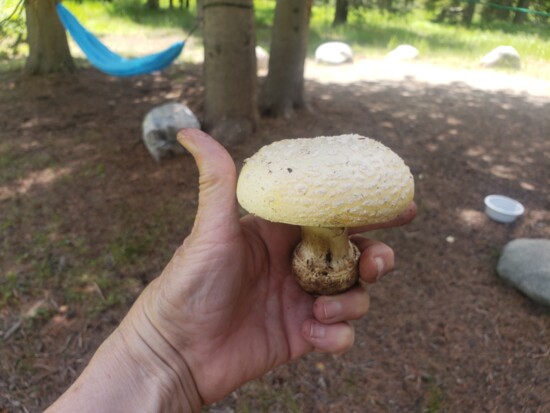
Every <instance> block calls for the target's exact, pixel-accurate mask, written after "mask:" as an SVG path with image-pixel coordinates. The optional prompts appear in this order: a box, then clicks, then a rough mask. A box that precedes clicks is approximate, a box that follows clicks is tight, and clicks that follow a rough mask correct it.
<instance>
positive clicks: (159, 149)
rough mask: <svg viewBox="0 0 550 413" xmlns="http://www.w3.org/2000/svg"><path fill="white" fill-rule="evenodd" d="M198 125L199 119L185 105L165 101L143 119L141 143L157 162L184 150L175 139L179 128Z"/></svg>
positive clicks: (197, 126) (198, 127) (197, 127)
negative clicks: (165, 102)
mask: <svg viewBox="0 0 550 413" xmlns="http://www.w3.org/2000/svg"><path fill="white" fill-rule="evenodd" d="M200 127H201V125H200V122H199V120H198V119H197V117H196V116H195V115H194V114H193V112H191V110H190V109H189V108H188V107H187V106H185V105H182V104H181V103H167V104H165V105H162V106H158V107H156V108H154V109H152V110H151V111H149V113H147V115H146V116H145V118H144V119H143V124H142V129H143V135H142V138H143V143H144V144H145V146H146V147H147V150H148V151H149V153H150V154H151V156H152V157H153V158H155V160H156V161H157V162H159V161H160V160H161V159H164V158H168V157H170V156H173V155H175V154H177V153H184V152H185V149H184V148H183V147H182V146H181V145H180V144H179V143H178V141H177V139H176V136H177V133H178V131H179V130H180V129H183V128H196V129H200Z"/></svg>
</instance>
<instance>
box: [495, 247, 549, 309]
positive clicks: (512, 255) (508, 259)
mask: <svg viewBox="0 0 550 413" xmlns="http://www.w3.org/2000/svg"><path fill="white" fill-rule="evenodd" d="M497 273H498V274H499V276H500V277H501V278H503V279H504V280H506V281H507V282H509V283H510V284H512V285H513V286H515V287H516V288H518V289H519V290H520V291H522V292H523V293H524V294H525V295H527V296H528V297H530V298H531V299H532V300H534V301H536V302H538V303H540V304H543V305H547V306H550V240H548V239H528V238H520V239H516V240H513V241H510V242H509V243H508V244H506V245H505V247H504V248H503V250H502V254H501V256H500V259H499V261H498V265H497Z"/></svg>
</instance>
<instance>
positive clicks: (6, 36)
mask: <svg viewBox="0 0 550 413" xmlns="http://www.w3.org/2000/svg"><path fill="white" fill-rule="evenodd" d="M24 39H25V20H24V9H23V1H21V0H0V59H11V58H13V57H15V56H17V55H18V54H19V53H20V49H21V47H22V45H23V42H24Z"/></svg>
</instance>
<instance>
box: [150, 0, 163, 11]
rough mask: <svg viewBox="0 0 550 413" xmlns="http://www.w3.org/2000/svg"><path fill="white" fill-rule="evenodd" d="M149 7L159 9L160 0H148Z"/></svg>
mask: <svg viewBox="0 0 550 413" xmlns="http://www.w3.org/2000/svg"><path fill="white" fill-rule="evenodd" d="M147 7H148V8H150V9H151V10H158V9H159V8H160V5H159V0H147Z"/></svg>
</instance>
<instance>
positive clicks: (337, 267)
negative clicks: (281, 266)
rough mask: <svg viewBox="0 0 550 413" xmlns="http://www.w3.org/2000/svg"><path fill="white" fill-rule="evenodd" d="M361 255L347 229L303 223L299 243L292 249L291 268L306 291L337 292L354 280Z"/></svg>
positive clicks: (355, 280)
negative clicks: (350, 238) (304, 224)
mask: <svg viewBox="0 0 550 413" xmlns="http://www.w3.org/2000/svg"><path fill="white" fill-rule="evenodd" d="M360 255H361V253H360V252H359V249H358V248H357V246H356V245H355V244H353V243H352V242H351V241H350V240H349V238H348V231H347V229H346V228H344V227H337V228H324V227H309V226H304V227H302V242H301V243H300V244H298V246H297V247H296V249H295V250H294V256H293V259H292V270H293V272H294V275H295V277H296V280H297V282H298V284H300V286H301V287H302V288H303V289H304V290H305V291H307V292H308V293H311V294H315V295H332V294H338V293H341V292H343V291H346V290H348V289H349V288H351V287H353V286H354V285H355V284H356V283H357V280H358V279H359V270H358V261H359V256H360Z"/></svg>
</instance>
